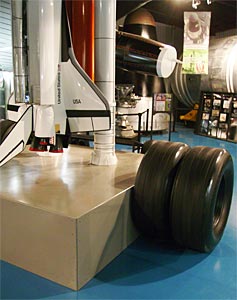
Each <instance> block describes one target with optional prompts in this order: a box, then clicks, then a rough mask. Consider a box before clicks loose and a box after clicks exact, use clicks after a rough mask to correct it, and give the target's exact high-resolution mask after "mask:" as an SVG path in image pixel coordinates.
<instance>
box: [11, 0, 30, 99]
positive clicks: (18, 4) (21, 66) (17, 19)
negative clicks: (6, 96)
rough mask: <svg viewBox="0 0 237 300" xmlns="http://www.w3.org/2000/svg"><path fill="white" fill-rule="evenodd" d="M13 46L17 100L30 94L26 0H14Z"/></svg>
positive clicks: (12, 7) (12, 6)
mask: <svg viewBox="0 0 237 300" xmlns="http://www.w3.org/2000/svg"><path fill="white" fill-rule="evenodd" d="M11 9H12V46H13V52H12V56H13V71H14V93H15V102H17V103H20V102H25V101H26V96H27V95H28V74H27V40H26V37H27V33H26V32H27V24H26V20H27V18H26V1H24V0H12V2H11Z"/></svg>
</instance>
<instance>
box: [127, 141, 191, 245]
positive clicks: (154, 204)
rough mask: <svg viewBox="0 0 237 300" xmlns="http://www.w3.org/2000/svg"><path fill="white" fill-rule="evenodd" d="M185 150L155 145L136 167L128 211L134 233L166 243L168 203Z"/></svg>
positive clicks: (175, 145) (173, 145) (169, 144)
mask: <svg viewBox="0 0 237 300" xmlns="http://www.w3.org/2000/svg"><path fill="white" fill-rule="evenodd" d="M188 150H189V146H188V145H186V144H183V143H174V142H166V141H157V142H156V143H154V144H153V145H152V146H151V147H150V149H149V151H148V152H146V154H145V155H144V157H143V159H142V161H141V164H140V166H139V169H138V172H137V176H136V180H135V186H134V197H133V200H132V205H131V210H132V218H133V221H134V223H135V225H136V227H137V228H138V230H139V231H140V232H141V233H143V234H144V235H146V236H151V237H156V238H158V239H160V240H166V239H170V237H171V229H170V225H169V202H170V195H171V191H172V186H173V181H174V177H175V175H176V172H177V168H178V165H179V163H180V161H181V160H182V158H183V156H184V155H185V153H186V152H187V151H188Z"/></svg>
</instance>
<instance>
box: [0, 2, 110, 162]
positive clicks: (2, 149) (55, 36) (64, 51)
mask: <svg viewBox="0 0 237 300" xmlns="http://www.w3.org/2000/svg"><path fill="white" fill-rule="evenodd" d="M12 4H13V5H12V7H13V28H14V29H16V28H17V29H18V30H16V33H17V34H16V35H17V41H18V42H17V43H18V45H17V46H16V49H21V50H22V49H23V46H22V44H23V42H22V40H23V39H22V36H20V37H19V32H20V33H21V32H22V28H23V24H22V23H23V21H24V18H23V14H22V11H23V4H24V3H23V2H22V1H19V0H17V1H16V0H13V1H12ZM62 4H63V5H62ZM19 20H20V21H19ZM14 21H16V23H14ZM27 25H28V47H29V53H28V61H29V67H28V68H29V84H28V86H29V91H30V101H31V102H32V104H29V103H26V98H25V96H23V95H25V93H21V96H20V99H19V97H18V99H16V97H15V99H13V100H12V99H11V101H10V102H11V105H8V117H9V119H10V120H11V121H9V120H2V122H1V123H0V126H1V139H0V166H1V165H3V164H4V163H6V162H7V161H8V160H9V159H11V158H12V157H14V156H15V155H17V154H18V153H19V152H21V151H22V150H23V149H24V147H25V146H26V143H27V141H28V138H29V136H30V134H31V132H32V131H34V133H35V136H36V137H39V138H51V137H53V136H54V135H55V133H57V134H59V135H65V134H66V130H67V122H68V124H69V127H70V131H71V132H82V131H100V130H109V129H110V128H111V113H110V107H109V104H108V101H107V100H106V98H105V96H104V95H103V94H102V92H101V91H100V89H99V88H98V87H97V86H96V85H95V84H94V83H93V82H92V81H91V79H90V78H89V76H88V75H87V74H86V73H85V71H84V70H83V69H82V68H81V66H80V65H79V63H78V62H77V60H76V58H75V56H74V51H73V47H72V42H71V35H70V28H69V25H68V20H67V16H66V10H65V7H64V3H63V2H61V1H57V0H56V1H53V0H52V1H48V0H37V1H27ZM17 51H18V50H17ZM13 52H15V51H13ZM22 52H23V51H22ZM22 52H21V53H20V55H16V53H14V54H15V55H16V57H14V59H16V60H17V61H16V65H17V66H19V65H20V64H21V63H22V61H23V59H22V58H24V54H23V53H22ZM18 59H19V60H18ZM18 69H19V70H18V71H17V73H16V72H14V76H16V77H17V78H22V77H23V76H22V75H23V73H24V79H26V78H25V77H27V76H25V71H24V70H25V68H24V67H23V66H21V67H20V68H18ZM19 73H22V74H19ZM24 86H25V85H24ZM18 87H21V88H22V87H23V85H22V81H21V80H18V83H17V85H16V84H15V91H16V90H18ZM24 89H25V88H24ZM15 95H16V93H15ZM20 102H21V103H20ZM9 122H10V123H9ZM10 125H11V126H10ZM5 128H6V130H5ZM3 131H4V132H3Z"/></svg>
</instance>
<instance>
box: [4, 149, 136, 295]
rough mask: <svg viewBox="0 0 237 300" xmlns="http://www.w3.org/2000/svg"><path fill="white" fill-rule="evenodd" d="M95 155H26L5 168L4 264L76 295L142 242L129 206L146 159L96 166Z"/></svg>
mask: <svg viewBox="0 0 237 300" xmlns="http://www.w3.org/2000/svg"><path fill="white" fill-rule="evenodd" d="M91 152H92V149H90V148H87V147H78V146H74V145H71V146H70V147H69V149H66V151H65V153H64V154H60V155H58V154H56V155H55V154H54V155H53V154H51V155H50V154H49V153H42V154H41V155H39V154H37V153H35V152H30V151H28V150H25V151H24V152H22V153H21V154H19V155H18V156H16V157H15V158H13V159H12V160H11V161H9V162H8V163H7V164H6V165H4V166H3V167H2V168H1V170H0V172H1V175H0V176H1V180H0V189H1V194H0V205H1V206H0V209H1V259H2V260H4V261H7V262H9V263H12V264H14V265H16V266H18V267H21V268H23V269H25V270H28V271H30V272H33V273H35V274H37V275H40V276H42V277H44V278H47V279H49V280H52V281H54V282H57V283H59V284H62V285H64V286H67V287H69V288H72V289H74V290H78V289H80V288H81V287H82V286H83V285H84V284H86V283H87V282H88V281H89V280H90V279H91V278H92V277H94V276H95V274H96V273H97V272H99V271H100V270H102V269H103V268H104V267H105V266H106V265H107V264H108V263H109V262H110V261H111V260H113V259H114V258H115V257H116V256H117V255H118V254H119V253H121V251H122V250H123V249H125V248H126V247H127V246H128V245H129V244H130V243H131V242H133V241H134V240H135V239H136V238H137V236H138V233H137V231H136V229H135V228H134V225H133V223H132V220H131V217H130V213H129V202H130V193H131V189H132V187H133V184H134V181H135V176H136V172H137V169H138V167H139V164H140V161H141V158H142V155H141V154H136V153H122V152H118V153H116V155H117V158H118V163H117V165H115V166H95V165H91V164H90V157H91Z"/></svg>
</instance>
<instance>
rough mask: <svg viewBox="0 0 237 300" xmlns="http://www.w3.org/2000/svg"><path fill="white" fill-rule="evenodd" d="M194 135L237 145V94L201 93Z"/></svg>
mask: <svg viewBox="0 0 237 300" xmlns="http://www.w3.org/2000/svg"><path fill="white" fill-rule="evenodd" d="M195 133H197V134H199V135H203V136H208V137H212V138H217V139H221V140H225V141H229V142H234V143H237V94H236V93H223V92H217V93H211V92H202V96H201V101H200V106H199V113H198V122H197V127H196V130H195Z"/></svg>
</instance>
